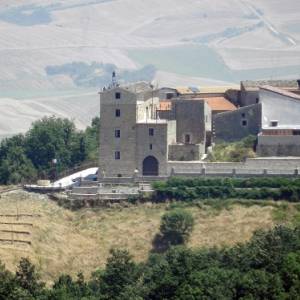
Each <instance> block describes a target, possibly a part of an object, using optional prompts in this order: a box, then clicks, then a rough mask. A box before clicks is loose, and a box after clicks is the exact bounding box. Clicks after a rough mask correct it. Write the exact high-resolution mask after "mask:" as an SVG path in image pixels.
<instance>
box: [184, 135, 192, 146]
mask: <svg viewBox="0 0 300 300" xmlns="http://www.w3.org/2000/svg"><path fill="white" fill-rule="evenodd" d="M184 142H185V143H186V144H190V142H191V136H190V135H189V134H186V135H185V137H184Z"/></svg>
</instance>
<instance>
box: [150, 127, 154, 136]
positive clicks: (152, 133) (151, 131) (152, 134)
mask: <svg viewBox="0 0 300 300" xmlns="http://www.w3.org/2000/svg"><path fill="white" fill-rule="evenodd" d="M149 135H150V136H154V128H149Z"/></svg>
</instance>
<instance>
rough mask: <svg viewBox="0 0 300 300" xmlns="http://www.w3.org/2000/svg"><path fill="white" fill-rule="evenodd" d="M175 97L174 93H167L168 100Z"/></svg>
mask: <svg viewBox="0 0 300 300" xmlns="http://www.w3.org/2000/svg"><path fill="white" fill-rule="evenodd" d="M173 96H174V94H173V93H167V94H166V98H167V99H172V98H173Z"/></svg>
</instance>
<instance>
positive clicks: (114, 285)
mask: <svg viewBox="0 0 300 300" xmlns="http://www.w3.org/2000/svg"><path fill="white" fill-rule="evenodd" d="M99 275H100V278H99V279H100V280H97V278H95V279H96V281H98V282H99V283H100V284H101V286H100V294H101V295H103V296H104V297H105V299H120V298H119V297H120V295H121V294H122V293H126V294H128V293H129V291H130V290H132V289H129V287H130V286H131V285H135V284H136V282H137V279H138V277H139V268H138V266H137V265H136V264H135V263H134V261H133V260H132V256H131V255H130V254H129V253H128V251H126V250H114V249H112V250H111V251H110V257H109V258H108V259H107V264H106V268H105V271H104V272H103V273H102V274H101V273H100V274H99Z"/></svg>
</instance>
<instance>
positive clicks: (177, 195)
mask: <svg viewBox="0 0 300 300" xmlns="http://www.w3.org/2000/svg"><path fill="white" fill-rule="evenodd" d="M284 183H286V184H284ZM299 183H300V181H299V179H292V180H291V179H286V178H270V179H269V178H262V179H261V178H251V179H231V178H225V179H179V178H174V179H170V180H169V181H167V182H157V183H155V184H153V187H154V190H155V194H154V200H155V201H159V202H161V201H166V200H184V201H188V200H194V199H208V198H242V199H270V200H287V201H292V202H298V201H300V185H299Z"/></svg>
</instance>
